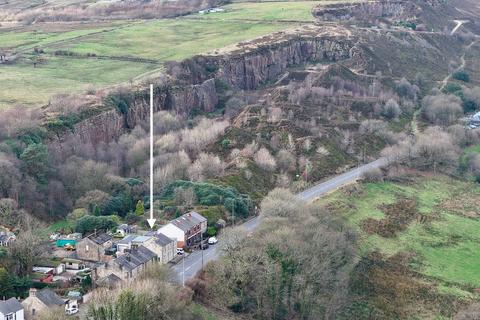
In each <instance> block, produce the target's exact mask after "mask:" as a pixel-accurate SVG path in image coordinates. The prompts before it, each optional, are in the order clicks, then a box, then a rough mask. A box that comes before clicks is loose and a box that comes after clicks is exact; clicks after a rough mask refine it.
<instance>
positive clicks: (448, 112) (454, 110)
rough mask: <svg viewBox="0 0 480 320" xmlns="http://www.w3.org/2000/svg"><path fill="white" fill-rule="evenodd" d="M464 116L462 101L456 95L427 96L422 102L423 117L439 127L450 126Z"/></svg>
mask: <svg viewBox="0 0 480 320" xmlns="http://www.w3.org/2000/svg"><path fill="white" fill-rule="evenodd" d="M462 114H463V109H462V105H461V100H460V98H459V97H457V96H454V95H445V94H439V95H434V96H426V97H425V98H424V99H423V101H422V115H423V117H424V118H425V119H427V120H428V121H430V122H432V123H434V124H437V125H442V126H448V125H450V124H452V123H454V122H455V121H456V120H457V119H458V118H459V117H460V116H461V115H462Z"/></svg>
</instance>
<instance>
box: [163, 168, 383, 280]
mask: <svg viewBox="0 0 480 320" xmlns="http://www.w3.org/2000/svg"><path fill="white" fill-rule="evenodd" d="M386 164H387V159H386V158H380V159H378V160H375V161H373V162H370V163H367V164H365V165H362V166H360V167H357V168H354V169H351V170H349V171H347V172H345V173H342V174H340V175H338V176H336V177H333V178H331V179H329V180H327V181H325V182H322V183H319V184H317V185H315V186H313V187H311V188H309V189H307V190H305V191H303V192H301V193H299V194H298V195H297V196H298V197H299V198H300V199H302V200H306V201H313V200H315V199H317V198H318V197H320V196H322V195H325V194H327V193H329V192H332V191H335V190H336V189H338V188H340V187H342V186H344V185H347V184H349V183H352V182H354V181H356V180H357V179H358V178H360V177H361V176H362V174H363V173H365V172H367V171H369V170H371V169H374V168H380V167H382V166H384V165H386ZM259 222H260V218H259V217H258V216H257V217H254V218H252V219H250V220H248V221H246V222H244V223H243V224H241V225H239V226H238V227H241V228H244V229H245V230H246V231H247V232H251V231H253V230H255V228H256V227H257V226H258V223H259ZM220 241H221V238H220ZM218 248H219V247H218V245H211V246H210V247H209V248H208V249H207V250H203V251H202V250H197V251H194V252H192V253H191V254H190V255H188V256H186V257H185V258H184V259H183V260H181V261H180V262H179V263H177V264H176V265H175V266H173V267H172V269H173V271H174V274H175V277H176V278H177V280H178V281H179V283H183V280H184V281H187V280H188V279H191V278H193V277H194V276H195V274H196V273H197V272H198V271H200V270H201V269H202V264H203V265H205V264H206V263H207V262H209V261H213V260H216V259H218V258H219V257H220V254H221V252H220V250H219V249H218ZM202 254H203V259H202ZM184 269H185V275H184V274H183V270H184Z"/></svg>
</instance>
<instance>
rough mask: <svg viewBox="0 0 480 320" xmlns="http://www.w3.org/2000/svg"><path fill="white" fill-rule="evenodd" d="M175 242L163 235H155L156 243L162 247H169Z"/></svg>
mask: <svg viewBox="0 0 480 320" xmlns="http://www.w3.org/2000/svg"><path fill="white" fill-rule="evenodd" d="M174 241H175V240H174V239H172V238H169V237H167V236H166V235H164V234H163V233H157V234H155V243H157V244H159V245H161V246H166V245H168V244H170V243H172V242H174Z"/></svg>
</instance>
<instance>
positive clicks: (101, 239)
mask: <svg viewBox="0 0 480 320" xmlns="http://www.w3.org/2000/svg"><path fill="white" fill-rule="evenodd" d="M90 239H91V240H92V241H93V242H95V243H96V244H100V245H102V244H104V243H105V242H107V241H110V240H112V236H109V235H108V234H106V233H101V234H99V235H98V236H94V235H92V236H91V237H90Z"/></svg>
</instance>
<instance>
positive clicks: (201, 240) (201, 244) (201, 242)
mask: <svg viewBox="0 0 480 320" xmlns="http://www.w3.org/2000/svg"><path fill="white" fill-rule="evenodd" d="M200 234H201V235H200V250H202V270H203V232H202V230H201V229H200Z"/></svg>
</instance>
